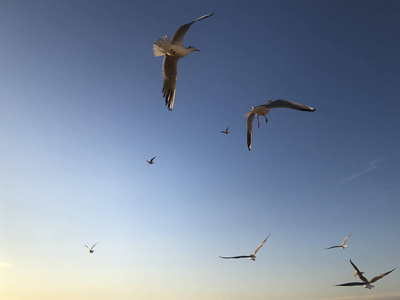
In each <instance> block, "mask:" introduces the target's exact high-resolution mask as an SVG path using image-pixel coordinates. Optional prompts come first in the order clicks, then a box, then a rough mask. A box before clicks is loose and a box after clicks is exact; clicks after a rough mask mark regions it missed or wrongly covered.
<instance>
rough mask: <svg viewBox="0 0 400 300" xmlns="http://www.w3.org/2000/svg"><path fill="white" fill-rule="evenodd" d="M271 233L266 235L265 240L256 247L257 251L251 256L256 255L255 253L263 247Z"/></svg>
mask: <svg viewBox="0 0 400 300" xmlns="http://www.w3.org/2000/svg"><path fill="white" fill-rule="evenodd" d="M270 235H271V233H269V234H268V236H267V238H266V239H265V240H264V241H263V242H262V243H261V244H260V245H259V246H258V247H257V249H256V250H255V251H254V252H253V255H256V253H257V251H258V250H260V248H261V247H262V246H264V244H265V242H266V241H267V240H268V238H269V236H270Z"/></svg>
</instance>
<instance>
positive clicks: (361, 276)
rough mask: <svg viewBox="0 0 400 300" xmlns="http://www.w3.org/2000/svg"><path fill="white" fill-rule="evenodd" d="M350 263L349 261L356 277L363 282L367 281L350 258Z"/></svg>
mask: <svg viewBox="0 0 400 300" xmlns="http://www.w3.org/2000/svg"><path fill="white" fill-rule="evenodd" d="M350 263H351V265H352V266H353V268H354V270H356V272H357V275H358V278H360V279H361V280H362V281H364V282H368V279H367V278H365V277H364V276H363V274H362V272H360V270H359V269H358V268H357V267H356V265H355V264H353V262H352V261H351V259H350ZM377 280H378V279H377Z"/></svg>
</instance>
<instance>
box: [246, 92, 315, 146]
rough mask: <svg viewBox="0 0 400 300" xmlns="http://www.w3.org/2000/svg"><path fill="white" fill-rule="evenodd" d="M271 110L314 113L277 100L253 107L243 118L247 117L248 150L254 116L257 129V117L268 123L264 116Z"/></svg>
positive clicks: (294, 103) (289, 102) (290, 102)
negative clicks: (284, 109)
mask: <svg viewBox="0 0 400 300" xmlns="http://www.w3.org/2000/svg"><path fill="white" fill-rule="evenodd" d="M273 108H291V109H296V110H302V111H314V110H315V108H312V107H310V106H307V105H303V104H299V103H296V102H292V101H287V100H282V99H278V100H275V101H272V100H269V101H268V102H267V103H266V104H262V105H259V106H256V107H253V108H252V109H251V111H249V112H247V113H246V114H245V115H244V116H245V117H247V146H248V147H249V150H251V140H252V137H253V120H254V116H255V115H257V122H258V127H260V121H259V119H258V117H259V116H264V117H265V122H268V119H267V117H266V115H268V113H269V111H270V110H271V109H273Z"/></svg>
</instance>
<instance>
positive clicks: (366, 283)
mask: <svg viewBox="0 0 400 300" xmlns="http://www.w3.org/2000/svg"><path fill="white" fill-rule="evenodd" d="M350 263H351V264H352V266H353V267H354V270H355V271H356V273H357V276H356V277H358V278H360V279H361V280H362V281H363V282H348V283H343V284H336V286H353V285H363V286H364V287H365V288H366V289H372V288H373V287H374V286H373V285H372V284H371V283H374V282H375V281H378V280H379V279H381V278H383V277H385V276H386V275H388V274H389V273H391V272H393V271H394V270H395V269H396V268H394V269H393V270H391V271H389V272H386V273H383V274H381V275H379V276H375V277H374V278H372V279H371V280H368V279H367V278H365V277H364V275H363V273H364V272H360V270H359V269H358V268H357V267H356V265H355V264H353V262H352V261H351V259H350Z"/></svg>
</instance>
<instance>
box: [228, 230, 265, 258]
mask: <svg viewBox="0 0 400 300" xmlns="http://www.w3.org/2000/svg"><path fill="white" fill-rule="evenodd" d="M270 235H271V233H269V234H268V236H267V238H266V239H265V240H264V241H263V242H262V243H261V244H260V245H259V246H258V247H257V249H256V250H254V252H253V253H252V254H250V255H241V256H229V257H226V256H220V257H221V258H224V259H231V258H249V259H250V260H252V261H255V260H256V258H257V256H256V253H257V251H258V250H260V248H261V247H262V246H264V244H265V242H266V241H267V239H268V238H269V236H270Z"/></svg>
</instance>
